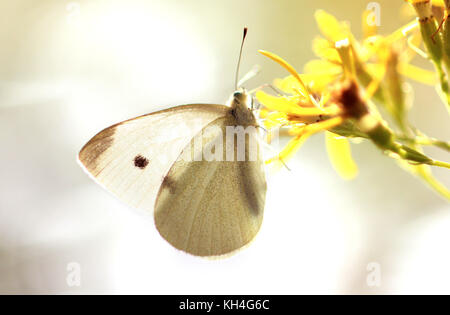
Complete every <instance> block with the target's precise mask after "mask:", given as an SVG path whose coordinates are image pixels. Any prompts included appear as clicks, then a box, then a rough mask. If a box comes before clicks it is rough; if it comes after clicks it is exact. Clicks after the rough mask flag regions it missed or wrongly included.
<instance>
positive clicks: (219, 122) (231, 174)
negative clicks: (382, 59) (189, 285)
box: [154, 114, 266, 256]
mask: <svg viewBox="0 0 450 315" xmlns="http://www.w3.org/2000/svg"><path fill="white" fill-rule="evenodd" d="M230 125H231V126H233V125H236V121H235V119H234V117H233V116H232V115H231V114H229V115H227V116H226V117H222V118H218V119H216V120H215V121H213V122H211V123H210V124H209V125H208V126H206V127H205V128H203V130H202V132H200V133H199V134H197V135H196V136H195V137H194V138H193V139H192V141H191V142H190V144H189V145H188V146H187V147H186V148H185V149H184V150H183V153H182V154H181V155H180V157H179V158H178V159H177V161H176V162H175V163H174V164H173V166H172V167H171V168H170V171H169V172H168V174H167V176H166V177H165V179H164V182H163V183H162V185H161V188H160V190H159V193H158V197H157V200H156V203H155V212H154V216H155V224H156V227H157V229H158V231H159V232H160V234H161V235H162V236H163V237H164V238H165V239H166V240H167V241H168V242H169V243H171V244H172V245H173V246H175V247H176V248H178V249H181V250H183V251H186V252H188V253H191V254H193V255H198V256H216V255H223V254H227V253H230V252H232V251H234V250H237V249H239V248H241V247H242V246H244V245H245V244H247V243H249V242H250V241H251V240H252V239H253V238H254V236H255V235H256V233H257V232H258V230H259V228H260V226H261V223H262V218H263V210H264V202H265V193H266V181H265V176H264V170H263V162H262V159H261V157H260V152H259V145H258V142H257V140H256V129H255V130H253V131H252V132H250V134H249V135H248V141H245V160H244V161H238V160H237V159H236V156H235V159H234V160H233V161H227V160H226V155H225V152H226V144H227V143H226V140H225V139H223V141H222V142H221V141H220V139H219V137H223V135H225V133H226V127H227V126H230ZM199 137H200V139H199ZM218 140H219V141H218ZM198 142H200V143H202V144H203V146H202V149H203V150H204V149H205V148H207V151H209V152H211V148H210V146H211V143H214V144H216V147H215V150H218V149H219V147H218V146H217V144H219V146H220V145H222V157H223V158H222V161H217V160H212V161H207V160H205V158H203V159H198V154H199V152H196V151H195V149H193V147H194V146H195V143H198ZM252 143H256V149H257V151H258V152H257V154H256V158H255V159H254V160H249V156H251V154H250V152H249V151H250V148H251V144H252ZM236 150H237V141H236V142H234V151H236ZM186 151H188V152H187V154H186ZM202 153H203V152H200V154H202ZM215 153H216V152H215ZM219 155H220V154H219ZM189 156H190V157H191V159H189Z"/></svg>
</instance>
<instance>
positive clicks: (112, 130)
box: [78, 28, 266, 256]
mask: <svg viewBox="0 0 450 315" xmlns="http://www.w3.org/2000/svg"><path fill="white" fill-rule="evenodd" d="M246 33H247V29H246V28H245V29H244V36H243V41H242V44H243V42H244V39H245V36H246ZM242 44H241V52H240V55H239V60H240V56H241V54H242ZM238 69H239V62H238ZM237 72H238V70H237ZM237 72H236V73H237ZM236 77H237V76H236ZM236 86H237V84H236ZM256 127H258V124H257V121H256V117H255V115H254V113H253V111H252V97H251V96H250V95H249V93H247V92H246V91H245V90H244V89H242V88H239V89H238V88H236V91H235V92H234V93H233V94H232V96H231V97H230V101H229V102H228V105H216V104H191V105H180V106H175V107H172V108H169V109H166V110H162V111H158V112H154V113H150V114H147V115H143V116H140V117H136V118H133V119H130V120H126V121H123V122H120V123H118V124H115V125H113V126H110V127H108V128H106V129H104V130H102V131H100V132H99V133H98V134H97V135H95V136H94V137H93V138H92V139H91V140H89V142H88V143H87V144H86V145H84V147H83V148H82V149H81V151H80V153H79V156H78V160H79V162H80V164H81V165H82V167H83V168H84V169H85V171H87V172H88V173H89V174H90V175H91V176H92V177H93V178H94V179H95V181H97V182H98V183H99V184H100V185H102V186H103V187H104V188H106V189H107V190H108V191H110V192H112V193H113V194H114V195H116V196H117V197H118V198H119V199H120V200H122V201H123V202H125V203H126V204H128V205H130V206H132V207H136V208H140V209H144V210H148V211H152V210H153V214H154V222H155V225H156V228H157V230H158V232H159V233H160V235H161V236H162V237H163V238H164V239H165V240H167V241H168V242H169V243H170V244H171V245H173V246H174V247H175V248H177V249H180V250H182V251H185V252H187V253H189V254H192V255H196V256H220V255H225V254H229V253H232V252H234V251H236V250H238V249H239V248H241V247H243V246H244V245H246V244H248V243H249V242H250V241H251V240H252V239H253V238H254V237H255V235H256V234H257V232H258V231H259V229H260V226H261V223H262V219H263V212H264V204H265V195H266V180H265V174H264V163H263V160H262V157H261V152H260V146H259V142H258V141H257V137H258V132H257V128H256Z"/></svg>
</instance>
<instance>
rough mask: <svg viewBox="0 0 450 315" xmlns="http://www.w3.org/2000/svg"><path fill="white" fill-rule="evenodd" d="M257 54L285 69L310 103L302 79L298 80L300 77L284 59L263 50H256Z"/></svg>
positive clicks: (309, 97)
mask: <svg viewBox="0 0 450 315" xmlns="http://www.w3.org/2000/svg"><path fill="white" fill-rule="evenodd" d="M258 52H259V53H261V54H263V55H264V56H266V57H268V58H270V59H272V60H273V61H275V62H277V63H279V64H280V65H281V66H282V67H283V68H285V69H286V70H287V71H288V72H289V73H290V74H291V75H292V76H293V77H294V78H295V79H297V81H298V83H299V85H300V87H301V88H300V92H301V93H302V94H303V96H305V97H306V98H307V99H308V102H311V96H310V95H309V92H308V89H307V88H306V86H305V84H304V83H303V81H302V79H301V78H300V75H299V74H298V73H297V71H296V70H295V69H294V67H292V66H291V65H290V64H289V63H287V62H286V61H285V60H284V59H282V58H281V57H280V56H278V55H275V54H273V53H271V52H268V51H265V50H258Z"/></svg>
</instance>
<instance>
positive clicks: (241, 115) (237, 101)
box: [229, 88, 255, 125]
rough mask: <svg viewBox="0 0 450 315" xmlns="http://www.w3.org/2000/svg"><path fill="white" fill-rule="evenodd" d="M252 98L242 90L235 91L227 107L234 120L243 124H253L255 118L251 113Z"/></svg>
mask: <svg viewBox="0 0 450 315" xmlns="http://www.w3.org/2000/svg"><path fill="white" fill-rule="evenodd" d="M252 104H253V98H252V96H251V95H250V94H248V93H247V91H246V90H245V89H243V88H239V89H237V90H236V91H235V92H234V93H233V95H232V96H231V97H230V101H229V106H230V107H231V111H232V113H233V115H234V116H235V117H236V119H237V120H238V121H239V122H240V123H242V124H244V125H248V124H254V123H255V117H254V115H253V113H252V110H251V109H252V108H253V106H252Z"/></svg>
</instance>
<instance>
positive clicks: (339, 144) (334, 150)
mask: <svg viewBox="0 0 450 315" xmlns="http://www.w3.org/2000/svg"><path fill="white" fill-rule="evenodd" d="M325 142H326V147H327V152H328V157H329V159H330V161H331V164H332V165H333V167H334V169H335V170H336V172H337V173H338V174H339V175H340V176H341V177H342V178H344V179H353V178H354V177H355V176H356V175H357V174H358V167H357V165H356V163H355V162H354V161H353V158H352V156H351V151H350V144H349V143H348V140H347V139H346V138H343V137H341V136H338V135H336V134H334V133H332V132H329V131H327V132H326V133H325Z"/></svg>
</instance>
